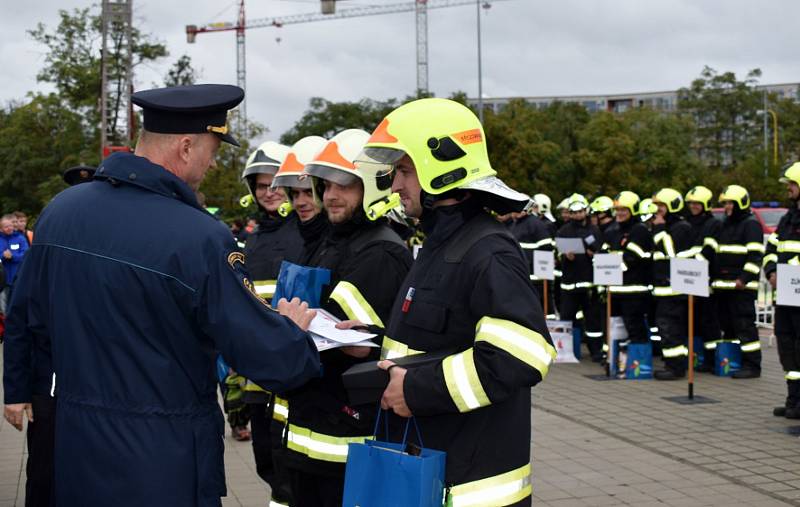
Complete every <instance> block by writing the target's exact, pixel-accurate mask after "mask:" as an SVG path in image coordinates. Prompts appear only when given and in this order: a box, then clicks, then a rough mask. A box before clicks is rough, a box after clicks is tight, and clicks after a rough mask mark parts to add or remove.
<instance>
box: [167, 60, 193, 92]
mask: <svg viewBox="0 0 800 507" xmlns="http://www.w3.org/2000/svg"><path fill="white" fill-rule="evenodd" d="M197 77H198V75H197V71H196V70H195V69H194V67H193V66H192V58H191V57H190V56H189V55H181V57H180V58H178V60H177V61H176V62H175V63H173V64H172V67H171V68H170V69H169V71H168V72H167V75H166V76H164V86H186V85H193V84H194V83H195V82H196V81H197Z"/></svg>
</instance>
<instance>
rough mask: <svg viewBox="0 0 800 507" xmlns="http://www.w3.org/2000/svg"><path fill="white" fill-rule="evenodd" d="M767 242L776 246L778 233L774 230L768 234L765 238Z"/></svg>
mask: <svg viewBox="0 0 800 507" xmlns="http://www.w3.org/2000/svg"><path fill="white" fill-rule="evenodd" d="M767 242H768V243H769V244H771V245H775V246H778V234H777V233H775V232H773V233H772V234H770V235H769V237H768V238H767Z"/></svg>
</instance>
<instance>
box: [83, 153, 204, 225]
mask: <svg viewBox="0 0 800 507" xmlns="http://www.w3.org/2000/svg"><path fill="white" fill-rule="evenodd" d="M94 179H95V180H99V181H106V182H108V183H110V184H112V185H115V186H116V185H131V186H134V187H139V188H141V189H144V190H147V191H150V192H154V193H156V194H160V195H163V196H165V197H169V198H172V199H177V200H179V201H182V202H184V203H186V204H188V205H189V206H192V207H193V208H197V209H199V210H203V211H205V210H204V209H203V208H202V207H201V206H200V204H198V202H197V197H196V196H195V193H194V191H193V190H192V189H191V188H190V187H189V185H187V184H186V182H184V181H183V180H182V179H180V178H178V177H177V176H175V175H174V174H172V173H171V172H169V171H167V170H166V169H164V168H163V167H162V166H160V165H158V164H154V163H153V162H150V161H149V160H148V159H146V158H144V157H139V156H137V155H134V154H133V153H124V152H117V153H114V154H112V155H111V156H110V157H108V158H107V159H105V160H104V161H103V163H102V164H100V167H98V168H97V172H95V174H94Z"/></svg>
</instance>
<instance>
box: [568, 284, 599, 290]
mask: <svg viewBox="0 0 800 507" xmlns="http://www.w3.org/2000/svg"><path fill="white" fill-rule="evenodd" d="M560 285H561V290H575V289H587V288H591V287H592V285H594V284H593V283H592V282H578V283H562V284H560Z"/></svg>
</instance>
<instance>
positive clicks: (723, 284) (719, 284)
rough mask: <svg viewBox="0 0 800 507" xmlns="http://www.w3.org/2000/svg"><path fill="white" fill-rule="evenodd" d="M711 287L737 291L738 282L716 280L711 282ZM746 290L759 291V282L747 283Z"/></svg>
mask: <svg viewBox="0 0 800 507" xmlns="http://www.w3.org/2000/svg"><path fill="white" fill-rule="evenodd" d="M711 287H712V288H714V289H735V288H736V281H735V280H714V281H713V282H711ZM745 287H746V288H748V289H752V290H758V282H757V281H755V280H753V281H752V282H747V285H745Z"/></svg>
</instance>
